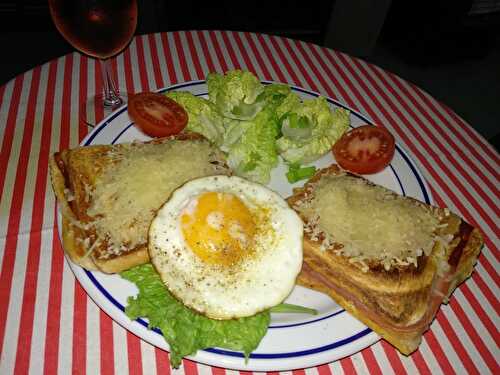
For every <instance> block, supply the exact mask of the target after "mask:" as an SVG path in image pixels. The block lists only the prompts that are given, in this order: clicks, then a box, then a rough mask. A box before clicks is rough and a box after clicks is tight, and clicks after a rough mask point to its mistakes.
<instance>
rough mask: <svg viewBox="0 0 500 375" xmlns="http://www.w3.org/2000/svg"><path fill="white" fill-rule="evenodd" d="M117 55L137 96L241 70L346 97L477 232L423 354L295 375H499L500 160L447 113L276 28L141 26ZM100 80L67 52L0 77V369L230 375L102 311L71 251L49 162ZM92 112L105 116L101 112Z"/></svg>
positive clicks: (383, 354) (378, 356) (81, 129)
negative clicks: (162, 29) (473, 256)
mask: <svg viewBox="0 0 500 375" xmlns="http://www.w3.org/2000/svg"><path fill="white" fill-rule="evenodd" d="M114 64H115V70H116V73H117V79H118V82H119V85H120V87H123V88H126V89H127V91H129V92H136V91H142V90H155V89H157V88H161V87H165V86H169V85H172V84H175V83H178V82H183V81H189V80H196V79H204V78H205V76H206V74H207V73H208V72H211V71H219V72H222V71H227V70H230V69H236V68H241V69H247V70H250V71H253V72H255V73H256V74H257V76H258V77H260V78H261V79H265V80H273V81H280V82H285V83H288V84H293V85H297V86H301V87H304V88H307V89H310V90H314V91H317V92H319V93H321V94H322V95H326V96H329V97H332V98H334V99H337V100H339V101H341V102H344V103H345V104H347V105H348V106H350V107H351V108H353V109H356V110H357V111H359V112H361V113H363V114H365V115H367V116H368V117H370V118H371V119H372V120H373V121H374V122H376V123H379V124H381V125H383V126H385V127H387V128H388V129H389V130H390V131H391V133H392V134H394V135H395V137H396V138H397V142H398V143H399V144H401V145H402V146H403V147H404V148H405V149H406V150H408V151H409V153H410V154H411V156H412V157H413V159H414V160H416V161H417V162H418V164H419V167H420V170H421V171H422V172H423V173H424V175H425V178H426V180H427V182H428V183H429V186H430V188H431V190H432V195H433V197H434V199H435V201H436V203H437V205H439V206H447V207H449V208H450V209H451V210H452V211H454V212H456V213H458V214H459V215H461V216H462V217H464V218H465V219H466V220H467V221H468V222H470V223H471V224H473V225H475V226H477V227H478V228H480V229H481V230H482V231H483V233H484V235H485V240H486V245H485V247H484V248H483V251H482V254H481V256H480V258H479V262H478V264H477V266H476V271H475V272H474V274H473V276H472V277H471V278H470V279H469V280H467V282H466V283H465V284H463V285H462V286H461V287H460V288H459V289H458V290H457V291H456V292H455V294H454V295H453V297H452V299H451V301H450V303H449V305H443V306H442V307H441V309H440V311H439V313H438V315H437V318H436V319H435V321H434V323H433V324H432V326H431V329H430V331H428V332H427V333H426V334H425V336H424V340H423V343H422V345H421V346H420V348H419V350H418V351H417V352H415V353H414V354H412V355H411V356H409V357H405V356H402V355H400V354H399V353H398V352H397V351H396V350H394V349H393V348H392V347H391V346H390V345H388V344H386V343H385V342H378V343H377V344H375V345H373V346H371V347H369V348H367V349H365V350H363V351H361V352H359V353H357V354H354V355H352V356H350V357H347V358H344V359H342V360H339V361H336V362H334V363H330V364H325V365H323V366H319V367H316V368H310V369H305V370H300V371H294V373H296V374H304V373H306V374H311V375H312V374H318V373H319V374H320V375H326V374H331V373H333V374H338V373H348V374H352V373H373V374H377V373H378V374H382V373H383V374H389V373H396V374H403V373H409V374H414V373H433V374H438V373H446V374H451V373H481V374H484V373H496V374H499V373H500V366H499V358H500V351H499V342H500V335H499V330H498V327H499V326H500V324H499V299H498V296H499V284H500V282H499V273H498V269H499V268H498V262H499V232H500V231H499V213H500V208H499V207H500V205H499V197H500V193H499V186H500V183H499V181H500V168H499V166H500V156H499V154H498V153H497V152H496V151H495V150H494V149H493V148H492V146H491V145H490V144H488V143H487V142H486V141H485V140H484V139H483V138H482V137H481V136H480V135H479V134H478V133H477V132H476V131H475V130H473V129H472V128H471V127H470V126H469V125H468V124H466V123H465V122H464V121H463V120H462V119H460V118H459V117H458V116H457V115H456V114H455V113H454V112H453V111H452V110H450V109H449V108H447V107H446V106H444V105H443V104H441V103H438V102H437V101H436V100H434V99H433V98H432V97H431V96H429V95H428V94H427V93H425V92H423V91H422V90H420V89H419V88H417V87H415V86H414V85H412V84H411V83H408V82H406V81H404V80H402V79H401V78H399V77H397V76H395V75H392V74H390V73H388V72H386V71H384V70H382V69H380V68H377V67H376V66H373V65H371V64H368V63H366V62H364V61H362V60H359V59H354V58H352V57H349V56H347V55H345V54H342V53H338V52H335V51H332V50H330V49H327V48H322V47H319V46H317V45H313V44H309V43H304V42H299V41H295V40H290V39H285V38H280V37H275V36H268V35H260V34H251V33H241V32H221V31H189V32H172V33H161V34H151V35H143V36H138V37H136V38H135V39H134V40H133V41H132V43H131V45H130V47H129V48H128V49H127V50H126V51H125V52H124V53H122V54H121V55H119V56H118V57H117V58H116V59H115V61H114ZM100 77H101V76H100V71H99V66H98V64H96V62H95V61H94V60H93V59H88V58H87V57H84V56H82V55H80V54H78V53H73V54H69V55H67V56H64V57H61V58H59V59H56V60H53V61H50V62H48V63H46V64H45V65H42V66H38V67H36V68H34V69H33V70H31V71H29V72H26V73H24V74H21V75H19V76H18V77H16V78H15V79H14V80H12V81H10V82H9V83H7V84H6V85H5V86H3V87H0V134H1V150H0V152H1V158H0V192H1V200H0V220H1V225H0V353H1V358H0V373H1V374H23V373H28V372H30V373H45V374H55V373H61V374H75V373H88V374H126V373H130V374H157V373H158V374H168V373H170V372H173V373H185V374H198V373H204V374H208V373H213V374H223V373H224V372H226V371H227V370H223V369H220V368H212V367H210V366H205V365H201V364H197V363H194V362H191V361H187V360H185V361H184V364H183V367H182V368H181V369H179V370H170V366H169V359H168V353H166V352H164V351H162V350H160V349H157V348H155V347H153V346H151V345H150V344H148V343H146V342H144V341H142V340H141V339H139V338H137V337H136V336H134V335H133V334H131V333H130V332H128V331H127V330H125V329H124V328H122V327H121V326H120V325H118V324H117V323H115V322H114V321H113V320H111V319H110V318H109V317H108V316H107V315H106V314H105V313H104V312H102V311H101V310H100V309H99V308H98V307H97V306H96V305H95V304H94V302H93V301H92V300H91V299H90V298H89V297H88V296H87V294H86V293H85V291H84V290H83V289H82V287H81V286H80V285H79V284H78V283H77V282H75V278H74V276H73V274H72V272H71V270H70V269H69V267H68V265H67V263H66V262H65V260H64V258H63V251H62V249H61V245H60V242H59V238H58V235H57V232H56V231H55V230H54V227H55V220H56V209H55V207H56V206H55V199H54V195H53V193H52V189H51V186H50V179H49V176H48V167H47V164H48V158H49V155H51V154H52V153H53V152H55V151H58V150H60V149H63V148H68V147H74V146H76V145H78V143H79V142H80V140H81V139H82V138H83V137H84V136H85V135H86V133H87V128H86V126H84V125H83V124H82V123H81V122H80V121H79V117H80V113H79V111H80V105H79V104H80V103H83V102H84V101H85V100H86V99H87V97H89V96H91V95H93V94H94V93H95V92H96V91H97V92H99V91H100V89H101V86H100V85H101V84H100ZM92 115H93V116H95V118H96V119H97V120H98V119H100V118H102V116H103V113H102V112H101V113H99V112H98V113H95V114H92ZM227 372H229V371H227ZM233 372H234V371H231V373H233Z"/></svg>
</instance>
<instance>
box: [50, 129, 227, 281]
mask: <svg viewBox="0 0 500 375" xmlns="http://www.w3.org/2000/svg"><path fill="white" fill-rule="evenodd" d="M50 172H51V177H52V186H53V189H54V192H55V194H56V197H57V200H58V202H59V204H60V207H61V213H62V228H61V230H62V242H63V247H64V250H65V251H66V253H67V254H68V255H69V257H70V259H71V260H72V261H73V262H74V263H76V264H79V265H81V266H82V267H84V268H86V269H98V270H101V271H103V272H106V273H115V272H121V271H123V270H126V269H128V268H131V267H133V266H135V265H139V264H143V263H147V262H148V261H149V255H148V251H147V232H148V229H149V224H150V222H151V220H152V219H153V217H154V214H155V212H156V210H158V209H159V208H160V206H161V205H162V204H163V203H164V202H165V201H166V200H167V199H168V198H169V196H170V194H171V192H172V191H173V190H175V189H176V188H177V187H179V186H180V185H182V184H183V183H185V182H187V181H189V180H191V179H194V178H197V177H203V176H208V175H216V174H229V169H228V168H227V166H226V163H225V158H224V156H223V154H222V153H221V152H220V151H218V149H216V148H215V147H213V146H212V145H210V143H209V142H208V141H207V140H206V139H205V138H203V137H201V136H199V135H197V134H179V135H177V136H173V137H167V138H161V139H155V140H153V141H150V142H145V143H141V142H133V143H127V144H117V145H96V146H88V147H78V148H75V149H72V150H63V151H61V152H58V153H56V154H54V155H53V157H52V158H51V160H50Z"/></svg>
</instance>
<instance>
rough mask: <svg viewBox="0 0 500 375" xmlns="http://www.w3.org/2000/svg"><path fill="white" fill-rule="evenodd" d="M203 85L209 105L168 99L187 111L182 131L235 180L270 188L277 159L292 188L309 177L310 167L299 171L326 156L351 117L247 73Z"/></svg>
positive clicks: (183, 95)
mask: <svg viewBox="0 0 500 375" xmlns="http://www.w3.org/2000/svg"><path fill="white" fill-rule="evenodd" d="M206 81H207V86H208V99H205V98H201V97H197V96H195V95H193V94H191V93H189V92H183V91H180V92H179V91H173V92H169V93H167V94H166V95H167V96H168V97H170V98H171V99H173V100H175V101H176V102H178V103H179V104H180V105H182V106H183V107H184V108H185V110H186V111H187V113H188V116H189V121H188V124H187V127H186V130H188V131H193V132H197V133H200V134H202V135H203V136H205V137H206V138H207V139H208V140H210V141H211V142H212V143H214V144H215V145H217V146H218V147H219V148H220V149H221V150H222V151H224V152H226V154H227V161H228V165H229V166H230V167H231V169H232V170H233V171H234V172H235V174H236V175H238V176H240V177H243V178H247V179H249V180H251V181H254V182H258V183H261V184H267V183H268V182H269V180H270V178H271V171H272V169H273V168H275V167H276V166H277V165H278V158H279V156H281V158H282V159H283V160H284V161H285V162H286V163H287V164H288V165H289V168H290V170H289V173H287V177H288V180H289V181H290V182H296V181H298V180H300V179H305V178H308V177H310V176H311V175H312V174H313V173H314V171H315V169H314V167H311V166H309V167H305V168H306V169H304V168H302V165H304V164H308V163H311V162H313V161H315V160H317V159H319V158H320V157H321V156H323V155H324V154H325V153H327V152H329V151H330V150H331V148H332V146H333V144H334V143H335V142H336V141H337V140H338V139H339V138H340V137H341V136H342V134H343V133H344V132H345V131H346V130H347V129H348V128H349V111H347V110H345V109H342V108H337V109H334V110H332V109H331V108H330V106H329V104H328V102H327V101H326V99H325V98H323V97H317V98H314V99H305V100H302V99H301V98H300V97H299V96H298V95H297V94H296V93H294V92H293V91H292V90H291V89H290V87H289V86H287V85H284V84H278V83H273V84H262V83H261V82H260V80H259V79H258V78H257V77H256V76H255V75H254V74H252V73H251V72H247V71H242V70H232V71H229V72H227V73H225V74H219V73H210V74H208V76H207V78H206ZM311 172H312V173H311Z"/></svg>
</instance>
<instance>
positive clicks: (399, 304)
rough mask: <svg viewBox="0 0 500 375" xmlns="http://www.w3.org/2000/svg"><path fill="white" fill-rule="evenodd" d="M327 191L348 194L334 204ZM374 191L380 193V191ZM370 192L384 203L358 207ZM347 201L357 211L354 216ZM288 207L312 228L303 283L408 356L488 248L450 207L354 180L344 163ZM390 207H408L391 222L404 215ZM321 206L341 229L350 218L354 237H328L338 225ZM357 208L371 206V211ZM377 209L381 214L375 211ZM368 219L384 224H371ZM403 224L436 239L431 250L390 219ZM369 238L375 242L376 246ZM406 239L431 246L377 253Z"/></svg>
mask: <svg viewBox="0 0 500 375" xmlns="http://www.w3.org/2000/svg"><path fill="white" fill-rule="evenodd" d="M347 180H349V181H347ZM336 185H338V186H336ZM339 186H340V187H339ZM320 189H322V190H320ZM325 189H334V190H335V189H336V190H335V191H340V193H338V194H337V196H335V197H334V196H333V195H331V197H332V198H331V200H330V201H326V200H324V201H320V198H321V199H325V197H328V195H327V194H326V193H323V192H324V191H326V190H325ZM373 189H377V190H376V192H375V194H374V193H373ZM354 190H356V191H354ZM322 191H323V192H322ZM332 191H333V190H332ZM365 192H366V196H367V197H370V198H373V199H376V200H378V202H377V203H376V204H374V205H372V204H371V203H370V201H369V198H367V200H363V201H362V204H361V205H360V204H359V202H354V200H355V199H357V198H355V197H362V196H363V194H364V193H365ZM332 194H333V193H332ZM337 199H340V201H339V202H337V201H336V200H337ZM342 202H344V203H347V204H346V207H347V209H353V210H354V211H355V212H349V213H346V212H345V211H344V210H345V207H341V206H342ZM288 203H289V204H290V205H291V206H292V207H293V208H294V209H295V210H296V211H297V212H298V213H299V215H300V216H301V217H302V219H303V221H304V222H305V227H306V232H305V233H304V263H303V267H302V271H301V273H300V275H299V278H298V283H299V284H301V285H303V286H305V287H309V288H312V289H315V290H318V291H320V292H323V293H326V294H328V295H329V296H331V297H332V298H333V299H334V300H335V301H336V302H337V303H338V304H339V305H341V306H342V307H343V308H344V309H345V310H347V311H348V312H349V313H351V314H352V315H353V316H355V317H356V318H358V319H359V320H360V321H362V322H363V323H364V324H366V325H367V326H368V327H370V328H371V329H373V330H374V331H375V332H377V333H378V334H379V335H380V336H381V337H383V338H384V339H386V340H387V341H388V342H389V343H391V344H392V345H394V346H395V347H396V348H397V349H398V350H399V351H401V353H403V354H410V353H411V352H413V351H415V350H416V349H417V347H418V345H419V344H420V342H421V338H422V334H423V333H424V332H425V331H426V330H427V329H428V328H429V325H430V323H431V322H432V320H433V318H434V316H435V314H436V312H437V310H438V308H439V306H440V305H441V303H443V302H444V303H446V302H447V300H448V298H449V296H450V295H451V294H452V292H453V290H454V289H455V288H456V287H457V285H459V284H460V283H461V282H462V281H464V280H465V279H466V278H467V277H469V276H470V274H471V273H472V271H473V268H474V264H475V263H476V260H477V257H478V255H479V252H480V249H481V247H482V244H483V239H482V236H481V233H480V232H479V231H478V230H477V229H475V228H473V227H472V226H470V225H469V224H467V223H466V222H464V221H463V220H462V219H460V218H459V217H458V216H457V215H455V214H453V213H450V212H449V211H448V210H447V209H441V208H437V207H432V206H429V205H426V204H424V203H422V202H419V201H417V200H415V199H412V198H407V197H401V196H399V195H397V194H396V193H393V192H391V191H389V190H387V189H384V188H382V187H376V186H375V185H373V184H372V183H370V182H369V181H368V180H365V179H364V178H362V177H359V176H354V175H350V174H348V173H346V172H344V171H342V170H341V169H340V168H338V167H337V166H336V165H332V166H330V167H329V168H326V169H323V170H320V171H318V172H317V173H316V174H315V176H313V177H312V178H311V180H310V181H308V183H306V184H305V185H304V187H303V188H301V189H296V190H295V191H294V195H293V196H291V197H290V198H289V199H288ZM385 205H392V206H393V207H398V206H401V207H402V208H401V217H397V218H394V217H392V218H388V217H384V215H386V214H391V212H397V210H396V211H391V210H389V209H388V210H387V211H385V208H384V206H385ZM315 207H324V209H323V208H322V209H321V210H318V211H321V215H322V216H324V217H326V216H330V218H332V217H333V216H331V215H337V216H338V217H339V220H338V221H336V222H340V223H341V224H342V222H341V221H342V220H345V221H346V222H347V223H346V225H345V226H343V227H342V230H343V231H344V232H346V231H347V232H349V231H351V232H353V233H340V232H338V231H337V232H336V233H327V231H330V232H335V231H336V230H337V229H338V228H336V227H335V226H334V225H330V226H328V225H327V224H328V220H326V219H325V218H320V217H318V216H314V215H313V214H312V213H313V212H315V211H314V210H315ZM356 207H358V208H359V207H364V211H363V210H358V209H356ZM398 209H399V208H398ZM372 210H376V211H377V212H374V213H372V212H371V211H372ZM361 215H365V216H367V217H369V218H374V219H373V220H379V219H380V220H381V222H376V223H375V222H374V223H373V225H369V224H368V225H366V222H364V221H363V220H362V218H361ZM351 216H352V217H351ZM393 216H394V215H393ZM411 216H415V217H418V219H413V218H412V217H411ZM356 217H358V218H359V219H360V223H361V222H363V224H365V227H366V228H365V229H363V228H356V227H355V226H349V221H350V220H351V221H353V220H354V221H355V220H356ZM426 217H427V218H428V219H430V221H431V222H433V223H434V224H433V225H430V226H429V225H427V224H426V223H423V222H422V218H426ZM400 219H401V220H408V221H412V220H414V221H413V222H411V223H410V224H411V226H410V227H417V226H420V227H422V228H424V230H423V231H419V228H416V229H415V232H414V233H413V237H415V236H420V237H425V236H426V235H428V236H429V237H428V238H430V244H429V246H427V245H425V243H426V242H427V241H423V242H422V241H420V242H419V239H418V238H412V236H406V237H405V234H404V233H399V231H400V230H401V229H402V228H406V230H407V228H408V226H405V225H402V227H401V228H399V227H397V228H392V229H391V228H389V229H388V230H387V228H384V222H383V221H387V222H389V223H396V224H392V225H393V226H398V225H399V224H398V220H400ZM325 221H326V222H327V224H325ZM334 221H335V220H334ZM308 224H309V225H308ZM313 227H316V228H313ZM377 228H384V230H387V233H385V234H384V232H380V231H379V232H377V230H378V229H377ZM425 231H432V233H427V234H426V233H425ZM380 233H382V234H380ZM373 234H376V235H378V236H379V237H384V236H386V237H387V238H382V239H380V241H379V240H378V239H377V238H373V237H370V235H373ZM349 236H351V237H352V238H355V240H354V242H353V243H347V242H348V241H345V240H344V241H345V242H346V243H341V242H339V241H338V238H343V239H345V238H351V237H349ZM367 240H370V241H373V245H370V243H368V242H367ZM400 240H401V241H402V242H401V243H412V241H414V243H416V244H419V245H422V244H424V245H425V246H423V247H422V248H420V249H413V250H415V251H413V252H412V251H411V250H412V249H405V251H402V252H401V254H398V252H397V251H396V250H397V249H388V250H387V251H385V250H384V251H381V252H380V253H383V254H382V255H380V254H379V253H377V252H374V251H373V250H374V249H380V248H381V247H380V246H387V248H390V247H391V246H395V245H397V244H398V241H400ZM391 241H392V242H391ZM370 247H371V248H370ZM403 247H404V246H403ZM382 248H383V247H382ZM391 250H392V252H391ZM401 250H403V249H401Z"/></svg>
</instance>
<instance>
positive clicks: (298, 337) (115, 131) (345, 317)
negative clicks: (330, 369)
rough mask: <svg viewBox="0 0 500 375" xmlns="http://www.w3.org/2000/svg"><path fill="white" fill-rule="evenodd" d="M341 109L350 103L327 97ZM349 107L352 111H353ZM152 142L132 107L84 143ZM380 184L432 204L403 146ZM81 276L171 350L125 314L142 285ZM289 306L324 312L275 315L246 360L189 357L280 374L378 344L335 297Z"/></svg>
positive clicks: (304, 298) (295, 298)
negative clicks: (135, 119) (140, 128)
mask: <svg viewBox="0 0 500 375" xmlns="http://www.w3.org/2000/svg"><path fill="white" fill-rule="evenodd" d="M292 89H293V91H295V92H296V93H297V94H299V95H300V96H301V97H303V98H312V97H316V96H318V94H317V93H314V92H311V91H308V90H304V89H302V88H298V87H293V88H292ZM168 90H185V91H190V92H192V93H193V94H195V95H200V96H204V97H206V94H207V86H206V84H205V82H204V81H193V82H187V83H183V84H179V85H176V86H172V87H170V88H168V89H163V90H160V91H162V92H163V91H168ZM327 100H328V102H329V104H330V105H331V106H332V107H333V108H335V107H338V106H340V107H344V108H347V107H345V105H343V104H341V103H338V102H336V101H335V100H332V99H327ZM348 109H349V108H348ZM366 123H371V121H370V120H369V119H368V118H366V117H364V116H363V115H361V114H359V113H356V112H354V111H352V110H351V125H352V126H353V127H358V126H360V125H362V124H366ZM145 139H147V137H146V136H144V135H143V134H142V133H140V132H139V131H138V130H137V129H136V128H135V127H134V126H133V125H132V122H131V120H130V119H129V117H128V114H127V110H126V107H122V108H120V109H118V110H117V111H116V112H115V113H113V114H111V115H110V116H108V117H107V118H106V119H104V120H103V121H102V122H101V123H100V124H99V125H98V126H97V127H96V128H95V129H94V131H92V132H91V133H90V134H89V135H88V136H87V137H86V138H85V139H84V140H83V141H82V145H93V144H115V143H122V142H129V141H133V140H145ZM333 161H334V160H333V158H332V156H331V153H328V154H327V155H325V156H324V157H322V158H321V159H320V160H318V161H316V162H315V163H314V164H315V165H316V166H318V167H324V166H327V165H329V164H331V163H332V162H333ZM285 171H286V168H285V166H284V165H283V164H280V165H279V166H278V167H277V168H276V169H275V170H273V173H272V177H271V182H270V184H269V187H270V188H271V189H274V190H276V191H278V192H279V193H280V194H281V195H283V196H284V197H287V196H288V195H290V194H291V191H292V188H293V187H294V186H298V185H300V184H301V183H300V182H299V183H297V184H296V185H290V184H289V183H288V181H287V180H286V177H285ZM368 178H369V179H370V180H371V181H373V182H375V183H378V184H380V185H383V186H385V187H387V188H389V189H392V190H394V191H396V192H397V193H399V194H401V195H406V196H411V197H414V198H417V199H419V200H421V201H424V202H426V203H432V202H431V195H430V192H429V189H428V187H427V185H426V183H425V181H424V179H423V177H422V175H421V173H420V172H419V171H418V169H417V167H416V165H415V163H414V162H413V161H412V160H411V159H410V157H409V156H408V155H407V154H406V152H405V151H403V149H402V148H401V147H400V146H396V153H395V156H394V159H393V161H392V163H391V165H390V167H389V168H386V169H385V170H383V171H382V172H380V173H377V174H374V175H371V176H368ZM69 263H70V265H71V268H72V270H73V272H74V273H75V276H76V278H77V279H78V281H79V282H80V283H81V285H82V286H83V288H84V289H85V290H86V291H87V293H88V294H89V296H90V297H91V298H92V299H93V300H94V301H95V302H96V303H97V304H98V305H99V306H100V307H101V308H102V309H103V310H104V311H105V312H106V313H107V314H108V315H110V316H111V317H112V318H113V319H114V320H115V321H117V322H118V323H119V324H121V325H122V326H123V327H125V328H126V329H128V330H130V331H132V332H133V333H134V334H136V335H137V336H139V337H141V338H142V339H144V340H146V341H147V342H149V343H151V344H153V345H155V346H158V347H160V348H162V349H165V350H168V349H169V348H168V345H167V344H166V342H165V341H164V339H163V336H162V335H161V333H160V332H159V331H157V330H149V329H148V328H147V322H146V321H145V320H143V319H138V320H136V321H131V320H130V319H129V318H127V316H126V315H125V313H124V306H126V301H127V297H129V296H131V295H135V294H136V293H137V289H136V287H135V286H134V285H133V284H131V283H129V282H128V281H126V280H123V279H121V278H120V276H117V275H105V274H103V273H100V272H90V271H86V270H84V269H83V268H81V267H78V266H76V265H74V264H73V263H71V262H69ZM287 302H290V303H296V304H299V305H304V306H308V307H312V308H315V309H317V310H318V312H319V314H318V315H316V316H309V315H302V314H273V316H272V319H271V325H270V327H269V330H268V332H267V334H266V336H265V337H264V339H263V340H262V342H261V343H260V345H259V347H258V348H257V349H256V350H255V351H254V353H252V355H251V356H250V359H249V360H248V361H247V362H245V360H244V358H243V355H242V354H241V353H239V352H234V351H230V350H223V349H218V348H211V349H206V350H200V351H198V352H197V353H196V355H193V356H191V357H189V358H190V359H192V360H195V361H197V362H201V363H204V364H209V365H214V366H219V367H225V368H230V369H238V370H247V371H273V370H274V371H278V370H291V369H296V368H305V367H311V366H315V365H320V364H323V363H327V362H331V361H334V360H336V359H339V358H342V357H345V356H348V355H351V354H353V353H356V352H358V351H359V350H361V349H364V348H365V347H367V346H369V345H371V344H373V343H375V342H376V341H378V339H379V337H378V335H377V334H375V333H374V332H373V331H371V330H370V329H369V328H367V327H366V326H365V325H363V324H362V323H360V322H359V321H358V320H356V319H355V318H353V317H352V316H351V315H350V314H348V313H347V312H345V311H344V310H343V309H342V308H341V307H339V306H338V305H337V304H336V303H334V302H333V301H332V300H331V299H330V298H329V297H327V296H325V295H323V294H321V293H317V292H314V291H312V290H309V289H306V288H303V287H300V286H297V287H296V288H295V289H294V291H293V292H292V294H291V295H290V297H289V298H288V300H287Z"/></svg>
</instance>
